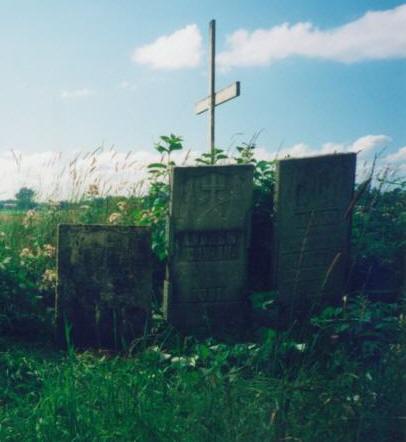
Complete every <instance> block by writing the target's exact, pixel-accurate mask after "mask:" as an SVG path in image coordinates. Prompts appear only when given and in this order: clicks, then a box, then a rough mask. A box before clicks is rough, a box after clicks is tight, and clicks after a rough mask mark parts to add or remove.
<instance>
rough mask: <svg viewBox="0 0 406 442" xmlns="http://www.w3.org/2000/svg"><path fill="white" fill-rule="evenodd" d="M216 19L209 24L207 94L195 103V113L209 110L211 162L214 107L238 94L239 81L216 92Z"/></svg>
mask: <svg viewBox="0 0 406 442" xmlns="http://www.w3.org/2000/svg"><path fill="white" fill-rule="evenodd" d="M215 59H216V21H215V20H211V21H210V24H209V96H208V97H206V98H204V99H203V100H200V101H199V102H197V103H196V107H195V112H196V115H199V114H202V113H203V112H206V111H209V148H210V153H211V163H212V164H214V162H215V147H214V135H215V132H214V127H215V125H214V108H215V107H216V106H218V105H219V104H223V103H225V102H226V101H229V100H232V99H233V98H236V97H238V96H239V95H240V82H239V81H235V82H234V83H233V84H231V85H230V86H227V87H225V88H224V89H221V90H220V91H218V92H216V91H215V90H216V69H215V68H216V60H215Z"/></svg>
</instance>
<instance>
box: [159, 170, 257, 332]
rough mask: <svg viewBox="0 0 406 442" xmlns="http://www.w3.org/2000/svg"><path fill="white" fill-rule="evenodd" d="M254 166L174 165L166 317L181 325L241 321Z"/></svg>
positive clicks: (192, 326)
mask: <svg viewBox="0 0 406 442" xmlns="http://www.w3.org/2000/svg"><path fill="white" fill-rule="evenodd" d="M252 181H253V167H252V166H250V165H236V166H234V165H233V166H231V165H230V166H201V167H175V168H174V169H173V171H172V177H171V203H170V216H169V226H168V227H169V229H168V230H169V232H168V233H169V260H168V268H167V280H166V282H165V293H164V313H165V317H166V319H167V320H168V321H169V322H170V323H171V324H173V325H174V326H176V327H177V328H179V329H182V330H192V331H198V330H207V331H212V332H214V331H216V329H217V330H218V329H220V328H223V327H228V326H229V325H233V324H236V323H239V322H240V321H241V320H242V319H243V316H244V311H245V307H246V298H245V296H246V292H245V289H246V279H247V249H248V245H249V231H250V214H251V200H252Z"/></svg>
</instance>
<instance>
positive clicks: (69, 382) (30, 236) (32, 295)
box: [0, 138, 406, 442]
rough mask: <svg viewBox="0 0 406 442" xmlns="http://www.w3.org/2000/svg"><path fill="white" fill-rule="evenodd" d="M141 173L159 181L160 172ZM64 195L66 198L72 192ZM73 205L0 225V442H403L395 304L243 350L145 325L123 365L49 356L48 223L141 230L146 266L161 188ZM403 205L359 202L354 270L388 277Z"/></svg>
mask: <svg viewBox="0 0 406 442" xmlns="http://www.w3.org/2000/svg"><path fill="white" fill-rule="evenodd" d="M168 140H169V141H171V142H172V143H173V144H174V147H173V149H175V150H176V149H178V147H177V144H176V142H177V139H176V138H173V139H172V138H168ZM158 147H159V148H160V149H164V151H165V152H168V157H167V160H168V161H167V165H166V166H165V168H164V171H166V172H167V169H166V168H167V166H168V167H169V164H170V161H169V153H170V148H166V147H165V146H163V147H162V146H160V145H159V146H158ZM165 149H166V150H165ZM248 153H249V152H248ZM262 163H264V162H262ZM259 166H260V165H259V163H258V164H257V169H256V173H257V175H258V176H256V180H257V187H256V191H258V192H259V196H258V197H257V206H256V209H258V210H259V212H261V213H262V215H264V216H265V217H269V216H270V213H271V211H272V204H271V199H270V191H271V188H272V185H271V184H272V183H273V181H272V173H271V171H270V169H269V168H270V164H265V163H264V164H263V166H264V169H263V170H262V169H261V167H259ZM265 166H266V167H265ZM261 170H262V172H261ZM152 172H153V174H154V173H155V174H157V176H158V178H159V176H160V174H161V173H162V167H161V166H160V167H157V168H156V170H155V172H154V170H152ZM74 176H75V177H76V173H75V174H74ZM75 179H76V178H75ZM75 182H76V184H77V187H78V189H79V190H78V191H77V192H76V193H77V195H79V196H80V195H81V194H82V193H83V192H82V193H80V189H82V187H83V185H84V182H83V183H82V182H81V181H80V180H76V181H75ZM82 184H83V185H82ZM76 193H75V195H76ZM79 196H78V197H77V198H73V200H72V201H74V202H73V203H67V204H65V205H64V206H63V207H57V206H56V205H52V204H50V205H46V204H43V205H41V207H40V208H38V210H36V211H35V212H29V213H26V212H19V211H14V212H11V211H7V212H6V211H0V336H3V338H1V337H0V441H1V442H3V441H16V442H21V441H38V442H42V441H50V442H59V441H62V442H63V441H142V442H144V441H145V442H149V441H185V442H194V441H196V442H200V441H210V442H211V441H219V442H220V441H221V442H223V441H225V442H227V441H241V442H246V441H269V442H282V441H296V442H299V441H300V442H319V441H320V442H325V441H329V442H352V441H354V442H363V441H366V442H402V441H403V440H406V428H405V427H406V423H405V419H404V418H405V416H406V347H405V344H406V321H405V316H404V310H403V313H402V308H403V307H402V304H401V302H400V301H401V300H400V298H396V300H395V301H393V300H392V302H393V303H392V304H387V303H371V302H370V301H369V300H368V299H367V297H366V296H361V297H357V298H355V299H352V296H353V295H354V294H352V295H351V296H350V297H349V299H348V300H347V302H346V303H344V304H343V305H342V306H341V307H339V308H329V309H326V310H325V311H324V312H323V313H322V314H320V315H319V316H318V317H316V318H312V321H311V322H312V325H310V324H306V327H307V328H308V329H307V331H306V334H305V336H306V338H305V339H304V338H299V337H298V336H300V334H298V333H297V332H292V333H290V332H286V331H276V330H273V329H271V328H262V329H261V328H260V327H259V326H258V325H256V324H255V323H254V324H252V329H251V330H247V331H246V333H245V335H246V342H245V343H241V342H240V343H236V342H233V340H230V341H229V342H228V343H224V342H223V343H220V342H217V341H215V340H214V339H210V340H208V341H200V342H198V341H196V340H194V339H192V338H190V337H181V336H179V335H176V334H174V332H173V330H170V329H167V328H165V325H164V324H162V322H157V323H154V324H153V325H152V330H153V333H152V335H151V336H149V337H148V339H146V340H144V341H141V342H139V343H138V345H137V348H134V349H132V350H130V351H128V352H127V353H125V354H124V353H123V354H109V353H105V352H101V351H100V352H93V353H91V352H83V353H79V352H76V351H74V349H72V348H71V349H69V351H68V352H61V351H58V350H57V349H55V348H53V347H52V345H51V342H52V339H51V336H52V318H53V302H54V288H55V280H54V279H52V277H51V276H52V274H53V273H52V272H55V246H56V226H57V224H58V223H62V222H63V223H66V222H68V223H84V224H88V223H108V222H109V220H111V219H112V218H110V215H112V214H113V213H114V214H115V217H114V219H115V221H114V222H118V223H120V224H135V223H143V224H149V225H152V227H153V229H154V237H153V249H154V252H155V253H156V254H157V255H158V256H161V257H162V256H164V252H165V242H164V241H165V235H164V233H165V229H164V224H165V223H164V220H165V216H166V209H167V199H168V190H167V186H166V184H165V183H164V182H163V181H162V182H161V181H159V180H158V181H157V182H155V184H154V181H152V186H151V189H150V194H149V195H148V196H147V197H146V198H144V199H142V198H139V197H138V198H137V197H133V198H127V199H126V198H124V197H108V198H101V197H100V198H99V197H95V196H94V195H93V196H90V195H89V194H84V196H83V198H82V197H80V198H79ZM405 201H406V199H405V185H404V183H403V184H402V185H401V187H399V189H397V190H394V191H392V192H387V193H384V192H381V190H380V189H372V190H370V191H367V192H366V193H365V194H363V195H362V198H361V199H360V201H359V202H358V203H357V206H356V207H355V210H354V223H353V242H354V247H353V250H354V262H358V261H359V262H360V263H361V264H362V265H363V266H367V268H369V267H368V266H372V264H373V263H374V262H375V260H378V261H382V263H384V264H385V265H386V266H388V267H390V268H393V269H395V274H397V275H398V276H399V277H400V276H402V275H401V270H400V269H401V265H402V261H401V259H400V258H399V257H401V253H402V251H403V250H404V249H403V248H404V241H403V243H402V242H401V236H402V232H404V228H405V225H406V224H405V222H406V216H405V214H406V211H405V210H406V207H405ZM122 202H123V203H125V204H122V205H121V206H120V204H121V203H122ZM119 203H120V204H119ZM117 214H118V217H117ZM263 228H264V229H268V228H269V225H268V224H266V225H265V227H263ZM370 268H371V269H373V267H370ZM396 272H397V273H396ZM158 283H160V281H158ZM157 285H159V284H157ZM258 295H260V296H258ZM157 298H159V297H158V296H157ZM254 298H255V296H253V297H252V298H251V299H252V300H254ZM257 304H258V306H256V307H258V308H263V309H265V310H266V309H267V308H268V307H269V305H271V303H270V297H269V293H268V292H265V293H260V294H257ZM156 307H157V306H156ZM5 336H8V337H7V338H6V337H5ZM17 339H18V340H17ZM402 417H403V419H402ZM402 425H403V427H402Z"/></svg>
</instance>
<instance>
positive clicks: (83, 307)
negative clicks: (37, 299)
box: [56, 224, 152, 349]
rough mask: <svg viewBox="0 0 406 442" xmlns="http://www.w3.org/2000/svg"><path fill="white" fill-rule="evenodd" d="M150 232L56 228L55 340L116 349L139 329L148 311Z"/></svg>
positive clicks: (117, 228)
mask: <svg viewBox="0 0 406 442" xmlns="http://www.w3.org/2000/svg"><path fill="white" fill-rule="evenodd" d="M150 250H151V247H150V231H149V229H148V228H145V227H126V226H105V225H68V224H62V225H60V226H59V228H58V284H57V294H56V326H57V340H58V342H59V343H60V344H62V345H66V333H67V331H68V330H69V329H70V336H71V339H72V342H73V344H74V345H75V346H77V347H79V348H87V347H98V348H113V349H118V348H122V347H124V346H126V345H127V344H129V343H130V342H131V341H132V340H133V339H134V338H136V337H137V336H138V337H139V336H140V335H142V334H143V333H144V330H145V327H146V326H147V324H148V319H149V316H150V310H151V291H152V290H151V252H150Z"/></svg>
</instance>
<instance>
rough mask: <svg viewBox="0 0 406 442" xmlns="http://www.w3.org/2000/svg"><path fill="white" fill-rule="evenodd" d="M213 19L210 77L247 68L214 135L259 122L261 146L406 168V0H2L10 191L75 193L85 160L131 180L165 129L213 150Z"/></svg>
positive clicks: (3, 121)
mask: <svg viewBox="0 0 406 442" xmlns="http://www.w3.org/2000/svg"><path fill="white" fill-rule="evenodd" d="M213 18H214V19H216V23H217V58H216V64H217V75H216V87H217V89H221V88H222V87H224V86H227V85H228V84H230V83H232V82H233V81H235V80H239V81H241V96H240V97H238V98H236V99H235V100H232V101H230V102H228V103H226V104H224V105H222V106H219V107H218V108H217V110H216V144H217V146H218V147H221V148H224V149H226V150H228V149H232V148H233V147H235V146H236V145H238V144H241V143H243V142H247V141H249V140H250V139H251V138H252V137H253V136H254V135H255V134H256V133H259V136H258V138H257V147H258V155H259V157H261V158H266V159H272V158H274V157H275V155H278V157H283V156H285V155H288V154H289V155H292V156H304V155H315V154H319V153H321V154H322V153H330V152H335V151H345V152H347V151H356V152H360V153H359V155H358V160H359V161H358V163H359V165H361V164H366V163H368V164H370V162H371V160H372V158H373V157H374V155H375V154H377V153H379V155H380V160H379V161H380V163H381V164H382V165H385V164H388V165H390V166H391V167H392V168H395V169H396V170H397V171H398V172H399V173H400V174H401V175H402V174H403V175H406V128H405V120H406V118H405V117H406V106H405V105H406V3H402V2H399V1H391V0H382V1H377V0H375V1H368V0H358V1H356V2H354V1H350V0H340V1H337V0H329V1H328V2H326V1H324V0H289V1H286V0H285V1H282V0H278V1H277V0H252V1H250V2H247V1H242V0H235V1H222V2H220V1H212V0H206V1H204V2H203V1H201V0H200V1H197V0H172V1H170V2H168V1H161V0H149V1H144V0H129V1H127V0H115V1H113V0H97V1H96V0H81V1H79V0H71V1H68V0H59V1H58V2H55V1H52V0H41V1H39V0H36V1H34V0H1V1H0V54H1V55H0V56H1V64H0V67H1V68H0V174H1V175H2V178H3V179H2V186H1V188H0V199H3V198H8V197H10V196H12V195H13V194H14V193H15V192H16V191H17V190H18V189H19V188H20V187H21V186H23V185H27V186H30V187H34V188H35V189H36V190H37V191H38V193H39V194H41V195H42V196H43V197H45V196H47V197H51V195H52V196H53V197H55V198H58V197H61V195H62V196H66V193H67V192H68V193H69V192H70V193H72V192H73V190H72V186H73V182H74V180H75V177H74V176H73V175H74V174H75V173H76V175H77V174H78V173H82V175H83V176H84V180H85V181H86V180H87V181H86V184H83V185H87V184H89V183H90V182H91V181H92V180H96V181H97V180H99V181H100V182H101V181H102V180H105V181H108V182H109V183H110V184H111V183H114V186H117V185H118V181H120V183H121V186H122V188H124V187H125V184H128V183H129V184H128V186H127V187H129V186H130V184H133V183H134V182H135V181H137V180H139V179H142V178H143V177H144V176H145V175H143V172H140V167H139V166H140V165H141V164H145V163H148V162H150V161H154V160H156V155H155V153H154V150H153V145H154V143H156V142H157V141H159V136H160V135H164V134H169V133H175V134H178V135H180V136H182V137H183V139H184V145H185V148H186V149H190V150H191V151H192V152H193V153H194V154H196V155H197V154H198V153H199V152H200V153H201V152H203V151H205V150H207V145H208V128H207V115H206V114H203V115H199V116H196V115H195V114H194V105H195V103H196V101H198V100H199V99H201V98H204V97H206V96H207V93H208V75H207V71H208V61H207V59H208V52H207V45H208V23H209V21H210V20H211V19H213ZM99 147H102V148H101V149H99V150H98V151H97V153H96V154H95V155H94V156H93V157H92V156H90V155H87V154H86V153H88V152H92V151H94V150H95V149H97V148H99ZM78 154H81V156H79V160H77V162H75V167H77V168H79V169H80V168H81V169H80V170H79V171H78V170H76V172H74V171H72V166H71V165H69V162H70V161H72V159H74V158H76V156H77V155H78ZM86 155H87V156H86ZM94 157H96V161H95V160H94V159H93V158H94ZM89 161H95V164H93V165H91V164H89ZM93 166H94V167H93ZM89 167H90V168H92V167H93V171H92V174H89V173H87V172H86V171H89ZM113 175H114V176H113ZM76 180H77V178H76ZM117 180H118V181H117ZM58 182H59V184H58ZM108 188H109V185H106V186H105V189H106V191H107V189H108ZM67 189H69V190H67ZM76 190H77V189H76ZM64 193H65V194H64ZM63 194H64V195H63Z"/></svg>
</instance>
